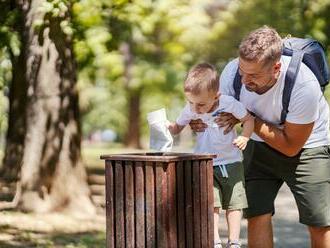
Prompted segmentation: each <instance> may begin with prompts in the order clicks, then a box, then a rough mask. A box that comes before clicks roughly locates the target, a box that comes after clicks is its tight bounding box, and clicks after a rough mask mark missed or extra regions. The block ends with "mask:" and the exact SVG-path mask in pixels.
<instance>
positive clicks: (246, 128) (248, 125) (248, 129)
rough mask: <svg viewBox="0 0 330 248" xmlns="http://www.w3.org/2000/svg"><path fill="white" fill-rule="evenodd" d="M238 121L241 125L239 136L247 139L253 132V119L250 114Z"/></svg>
mask: <svg viewBox="0 0 330 248" xmlns="http://www.w3.org/2000/svg"><path fill="white" fill-rule="evenodd" d="M240 121H241V122H242V124H243V130H242V133H241V136H244V137H246V138H248V139H249V138H250V137H251V135H252V133H253V130H254V117H253V116H252V115H251V114H250V113H247V114H246V115H245V116H244V117H243V118H242V119H240Z"/></svg>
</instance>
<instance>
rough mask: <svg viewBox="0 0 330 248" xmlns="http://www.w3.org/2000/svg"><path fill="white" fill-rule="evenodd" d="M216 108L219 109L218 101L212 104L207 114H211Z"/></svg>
mask: <svg viewBox="0 0 330 248" xmlns="http://www.w3.org/2000/svg"><path fill="white" fill-rule="evenodd" d="M218 107H219V99H218V100H216V101H215V102H214V104H213V106H212V107H211V108H210V110H209V111H208V112H207V113H212V112H213V111H214V110H216V109H217V108H218Z"/></svg>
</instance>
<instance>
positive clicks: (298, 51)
mask: <svg viewBox="0 0 330 248" xmlns="http://www.w3.org/2000/svg"><path fill="white" fill-rule="evenodd" d="M282 54H283V55H286V56H291V61H290V64H289V67H288V70H287V72H286V74H285V85H284V89H283V97H282V105H283V109H282V112H281V123H282V124H283V123H284V122H285V119H286V116H287V114H288V112H289V111H288V109H289V103H290V98H291V92H292V89H293V86H294V83H295V81H296V77H297V74H298V72H299V69H300V64H301V62H303V63H304V64H305V65H307V66H308V67H309V69H310V70H311V71H312V72H313V73H314V75H315V76H316V78H317V80H318V82H319V84H320V87H321V90H322V91H324V89H325V86H326V85H327V84H328V83H329V67H328V64H327V59H326V55H325V51H324V48H323V46H322V45H321V43H319V42H318V41H316V40H313V39H301V38H286V39H284V40H283V51H282ZM241 88H242V83H241V76H240V75H239V73H238V70H237V72H236V75H235V79H234V90H235V98H236V99H237V100H239V96H240V92H241Z"/></svg>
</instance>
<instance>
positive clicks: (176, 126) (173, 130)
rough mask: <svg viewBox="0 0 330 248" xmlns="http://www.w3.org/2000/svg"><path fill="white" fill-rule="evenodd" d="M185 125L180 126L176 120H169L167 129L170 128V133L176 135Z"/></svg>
mask: <svg viewBox="0 0 330 248" xmlns="http://www.w3.org/2000/svg"><path fill="white" fill-rule="evenodd" d="M184 127H185V126H181V125H179V124H178V123H176V122H171V123H170V124H169V125H168V130H170V133H171V134H172V135H177V134H179V133H180V132H181V131H182V129H183V128H184Z"/></svg>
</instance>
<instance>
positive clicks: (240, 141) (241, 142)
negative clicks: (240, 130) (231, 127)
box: [233, 136, 249, 150]
mask: <svg viewBox="0 0 330 248" xmlns="http://www.w3.org/2000/svg"><path fill="white" fill-rule="evenodd" d="M248 141H249V138H247V137H244V136H238V137H237V138H236V139H234V141H233V144H234V145H235V146H237V147H238V148H239V149H240V150H244V149H245V147H246V145H247V142H248Z"/></svg>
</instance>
